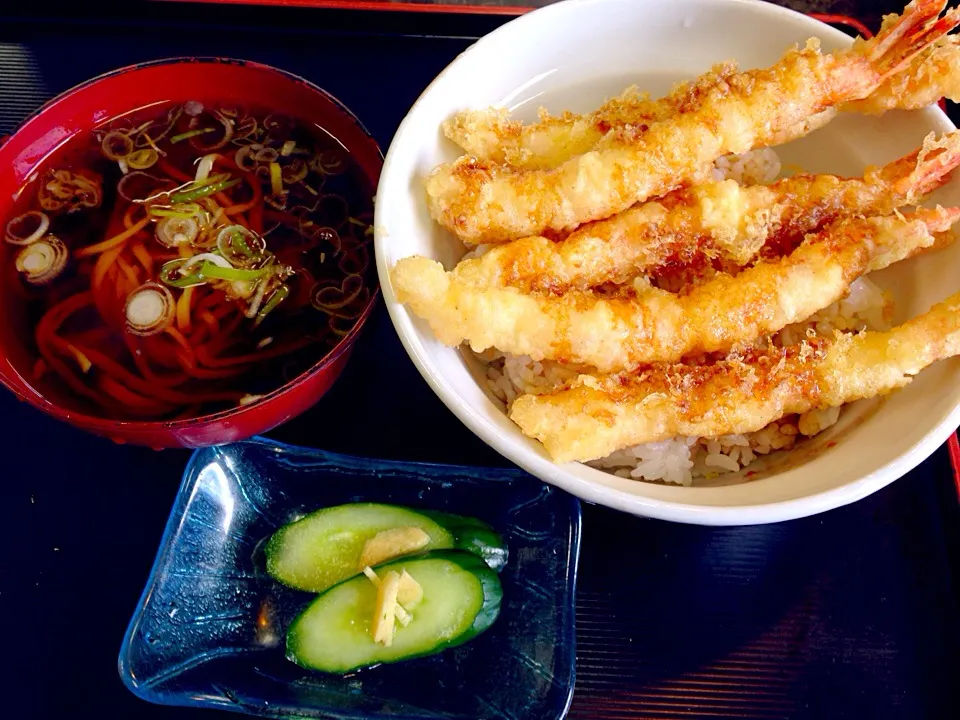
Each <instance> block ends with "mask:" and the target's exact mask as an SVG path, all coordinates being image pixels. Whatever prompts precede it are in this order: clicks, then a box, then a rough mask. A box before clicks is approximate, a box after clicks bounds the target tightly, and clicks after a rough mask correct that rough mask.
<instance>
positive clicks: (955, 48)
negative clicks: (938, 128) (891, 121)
mask: <svg viewBox="0 0 960 720" xmlns="http://www.w3.org/2000/svg"><path fill="white" fill-rule="evenodd" d="M942 97H945V98H947V99H949V100H952V101H953V102H960V37H958V36H957V35H948V36H947V37H945V38H941V39H940V40H938V41H937V42H936V43H934V44H933V45H932V46H931V47H929V48H927V49H926V50H924V51H923V52H922V53H920V54H919V55H917V57H915V58H914V59H913V60H912V61H911V62H910V66H909V67H908V68H907V69H906V71H904V72H900V73H897V74H896V75H893V76H892V77H891V78H890V79H889V80H887V81H886V82H885V83H883V85H881V86H880V88H879V89H878V90H877V92H875V93H873V94H872V95H869V96H868V97H866V98H864V99H863V100H857V101H856V102H851V103H845V104H844V105H841V106H840V109H841V110H842V111H845V112H858V113H864V114H867V115H880V114H882V113H885V112H887V111H888V110H917V109H919V108H924V107H927V106H928V105H932V104H933V103H935V102H937V100H939V99H940V98H942Z"/></svg>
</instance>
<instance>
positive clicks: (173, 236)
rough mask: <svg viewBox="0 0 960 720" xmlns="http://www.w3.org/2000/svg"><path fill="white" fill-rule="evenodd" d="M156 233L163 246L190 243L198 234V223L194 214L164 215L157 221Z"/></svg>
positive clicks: (177, 245) (170, 246) (169, 246)
mask: <svg viewBox="0 0 960 720" xmlns="http://www.w3.org/2000/svg"><path fill="white" fill-rule="evenodd" d="M156 235H157V240H158V241H159V242H160V244H161V245H163V246H164V247H168V248H173V247H179V246H181V245H190V244H192V243H193V241H194V240H196V239H197V237H199V235H200V223H198V222H197V220H196V218H195V217H194V216H188V217H165V218H163V219H162V220H160V222H158V223H157V232H156Z"/></svg>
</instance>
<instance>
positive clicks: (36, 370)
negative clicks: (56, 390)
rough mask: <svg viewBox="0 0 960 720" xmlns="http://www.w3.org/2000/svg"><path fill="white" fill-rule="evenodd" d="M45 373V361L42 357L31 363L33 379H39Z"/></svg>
mask: <svg viewBox="0 0 960 720" xmlns="http://www.w3.org/2000/svg"><path fill="white" fill-rule="evenodd" d="M46 374H47V362H46V360H44V359H43V358H42V357H41V358H37V361H36V362H35V363H34V364H33V379H34V380H39V379H40V378H42V377H43V376H44V375H46Z"/></svg>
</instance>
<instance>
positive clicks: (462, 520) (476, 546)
mask: <svg viewBox="0 0 960 720" xmlns="http://www.w3.org/2000/svg"><path fill="white" fill-rule="evenodd" d="M423 514H424V515H426V516H427V517H429V518H431V519H432V520H435V521H436V522H437V523H439V524H440V525H442V526H443V527H444V528H445V529H446V530H447V531H448V532H449V533H450V534H451V535H453V546H454V547H455V548H456V549H457V550H465V551H466V552H469V553H473V554H474V555H479V556H480V557H482V558H483V559H484V560H486V562H487V565H489V566H490V567H492V568H493V569H494V570H496V571H497V572H500V571H501V570H503V567H504V565H506V564H507V554H508V553H507V545H506V543H505V542H504V541H503V538H501V537H500V535H499V533H497V531H496V530H494V529H493V528H492V527H490V526H489V525H487V524H486V523H485V522H483V521H482V520H477V519H476V518H472V517H467V516H465V515H453V514H451V513H445V512H435V511H433V510H425V511H423Z"/></svg>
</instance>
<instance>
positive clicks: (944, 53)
mask: <svg viewBox="0 0 960 720" xmlns="http://www.w3.org/2000/svg"><path fill="white" fill-rule="evenodd" d="M890 17H891V18H894V19H896V18H897V16H896V15H893V16H890ZM889 22H890V20H889V19H888V20H887V23H888V24H889ZM735 72H736V65H735V64H734V63H724V64H722V65H718V66H717V67H715V68H714V69H713V70H711V71H710V72H708V73H705V74H704V75H701V76H700V77H698V78H696V79H695V80H693V81H691V82H689V83H682V84H681V85H679V86H678V87H677V89H675V90H674V91H673V92H672V93H670V95H668V96H666V97H663V98H660V99H657V100H651V99H649V97H648V96H647V95H646V94H644V93H640V92H639V90H638V89H637V88H636V86H632V87H629V88H627V89H626V90H625V91H624V92H623V93H622V94H621V95H620V96H619V97H615V98H612V99H610V100H607V101H606V102H605V103H603V105H601V106H600V107H599V108H598V109H597V110H596V111H595V112H592V113H587V114H583V115H577V114H574V113H570V112H565V113H563V114H562V115H560V116H557V117H552V116H551V115H550V114H549V113H547V111H546V109H541V110H540V120H539V122H536V123H533V124H531V125H524V124H522V123H521V122H519V121H517V120H510V119H509V117H508V112H507V110H505V109H502V108H488V109H486V110H466V111H464V112H460V113H457V114H456V115H455V116H454V117H453V118H451V119H450V120H448V121H447V122H445V123H444V125H443V130H444V132H445V133H446V135H447V137H448V138H450V139H451V140H453V141H454V142H455V143H457V144H458V145H459V146H460V147H462V148H463V149H464V150H465V151H466V152H467V153H468V154H470V155H474V156H476V157H478V158H480V159H481V160H489V161H491V162H495V163H501V164H507V165H510V166H512V167H513V168H515V169H517V170H546V169H549V168H555V167H557V166H559V165H561V164H563V163H564V162H566V161H567V160H569V159H570V158H572V157H575V156H577V155H581V154H583V153H585V152H589V151H590V150H592V149H594V147H596V145H597V144H598V143H599V142H600V141H601V140H602V139H603V137H604V136H605V135H606V134H607V133H608V132H610V131H611V130H614V129H616V128H622V127H624V126H627V125H632V126H635V127H640V128H644V127H649V126H650V125H652V124H653V123H654V122H659V121H660V120H664V119H666V118H668V117H670V116H671V115H673V114H674V113H676V112H677V111H679V110H680V109H683V110H685V111H687V112H689V111H690V110H692V109H694V108H696V107H698V106H699V103H700V102H701V101H702V99H703V98H704V97H705V96H706V90H707V88H710V87H713V86H715V85H716V84H717V83H718V82H720V81H721V80H724V79H725V78H728V77H730V76H731V75H733V74H734V73H735ZM942 97H946V98H948V99H950V100H953V101H954V102H960V37H958V36H956V35H949V36H947V37H944V38H941V39H940V40H938V41H937V42H936V43H934V44H933V45H932V46H931V47H929V48H927V49H926V50H924V51H923V52H922V53H920V54H919V55H917V56H916V57H915V58H914V59H913V60H911V61H910V64H909V65H908V66H907V67H906V69H904V70H901V71H900V72H898V73H895V74H894V75H892V76H891V77H889V78H887V80H885V81H884V82H883V83H881V85H880V87H878V88H877V89H876V90H875V91H874V92H873V93H871V94H870V95H868V96H867V97H866V98H864V99H863V100H855V101H853V102H849V103H843V104H841V105H840V106H839V107H838V108H831V109H828V110H824V111H823V112H821V113H818V114H816V115H812V116H810V117H809V118H805V119H804V120H803V121H802V122H799V123H797V124H796V125H794V126H793V127H790V128H788V129H786V130H784V131H783V132H782V133H781V134H779V135H777V136H775V137H774V138H773V139H771V141H770V145H780V144H783V143H785V142H789V141H790V140H794V139H796V138H798V137H803V136H804V135H808V134H809V133H811V132H813V131H814V130H817V129H819V128H821V127H823V126H824V125H826V124H827V123H828V122H830V121H831V120H832V119H833V118H834V117H836V115H837V110H840V111H842V112H852V113H861V114H865V115H880V114H883V113H885V112H887V111H889V110H918V109H920V108H924V107H927V106H928V105H932V104H933V103H935V102H936V101H937V100H939V99H940V98H942Z"/></svg>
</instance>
